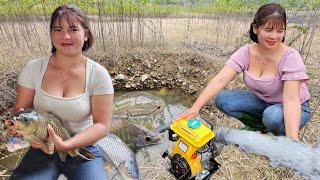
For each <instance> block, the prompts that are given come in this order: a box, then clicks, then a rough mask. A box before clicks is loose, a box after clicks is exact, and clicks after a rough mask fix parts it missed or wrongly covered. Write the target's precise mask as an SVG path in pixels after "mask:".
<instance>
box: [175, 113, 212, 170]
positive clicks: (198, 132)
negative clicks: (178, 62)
mask: <svg viewBox="0 0 320 180" xmlns="http://www.w3.org/2000/svg"><path fill="white" fill-rule="evenodd" d="M188 120H189V119H185V118H181V119H178V120H176V121H174V122H173V123H172V124H171V125H170V129H171V130H172V131H174V133H176V134H177V135H178V137H179V138H178V140H177V141H176V143H175V144H174V146H173V149H172V152H171V155H172V156H174V155H175V154H180V155H181V156H182V157H184V158H185V159H186V160H187V161H188V163H189V166H190V169H191V176H194V175H195V174H197V173H199V172H200V170H201V169H202V167H201V158H200V155H199V154H198V153H197V150H198V149H200V148H202V147H203V146H205V145H206V144H207V143H208V142H209V141H210V140H211V139H212V138H214V133H213V131H212V130H211V129H210V128H208V127H207V126H206V125H204V124H203V123H201V124H200V126H199V127H197V128H190V127H189V126H188Z"/></svg>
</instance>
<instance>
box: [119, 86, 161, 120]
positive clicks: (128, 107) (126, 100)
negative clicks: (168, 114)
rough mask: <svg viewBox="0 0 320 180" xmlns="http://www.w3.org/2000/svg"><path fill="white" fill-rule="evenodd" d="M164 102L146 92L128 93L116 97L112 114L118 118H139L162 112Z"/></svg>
mask: <svg viewBox="0 0 320 180" xmlns="http://www.w3.org/2000/svg"><path fill="white" fill-rule="evenodd" d="M164 107H165V101H163V100H162V99H161V98H159V97H157V96H155V95H153V94H151V93H148V92H128V93H126V94H125V95H122V96H120V97H116V98H115V101H114V106H113V114H114V115H115V116H120V117H129V118H130V117H139V116H150V115H156V114H158V113H160V112H163V109H164Z"/></svg>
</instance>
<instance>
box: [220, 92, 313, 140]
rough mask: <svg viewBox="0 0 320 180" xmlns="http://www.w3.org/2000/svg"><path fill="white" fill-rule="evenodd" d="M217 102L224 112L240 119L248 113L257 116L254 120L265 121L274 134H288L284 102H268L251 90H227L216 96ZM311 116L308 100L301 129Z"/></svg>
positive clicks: (302, 110) (304, 105) (304, 107)
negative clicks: (285, 124)
mask: <svg viewBox="0 0 320 180" xmlns="http://www.w3.org/2000/svg"><path fill="white" fill-rule="evenodd" d="M215 104H216V106H217V108H218V109H220V110H221V111H222V112H224V113H225V114H227V115H229V116H232V117H234V118H237V119H239V120H240V121H241V120H243V119H244V117H246V116H247V115H249V116H251V117H256V118H255V119H254V121H257V122H258V121H260V123H263V125H264V126H265V127H266V128H267V130H269V131H270V132H272V133H273V134H275V135H286V132H285V126H284V116H283V104H282V103H279V104H272V103H267V102H265V101H263V100H261V99H259V98H258V97H257V96H256V95H255V94H254V93H253V92H251V91H240V90H227V91H222V92H220V93H219V94H218V95H217V96H216V99H215ZM310 116H311V110H310V106H309V101H306V102H304V103H303V104H301V119H300V129H301V128H302V127H304V126H305V125H306V123H307V122H308V121H309V120H310ZM251 119H252V118H251ZM242 122H243V121H242Z"/></svg>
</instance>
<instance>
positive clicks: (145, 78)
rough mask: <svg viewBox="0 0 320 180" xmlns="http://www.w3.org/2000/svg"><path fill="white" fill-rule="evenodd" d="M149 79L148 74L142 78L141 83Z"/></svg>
mask: <svg viewBox="0 0 320 180" xmlns="http://www.w3.org/2000/svg"><path fill="white" fill-rule="evenodd" d="M148 78H149V75H148V74H144V75H142V76H141V81H142V82H143V81H145V80H147V79H148Z"/></svg>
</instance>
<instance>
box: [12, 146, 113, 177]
mask: <svg viewBox="0 0 320 180" xmlns="http://www.w3.org/2000/svg"><path fill="white" fill-rule="evenodd" d="M87 149H89V150H90V151H91V152H93V154H94V155H95V158H94V159H93V160H90V161H80V160H78V159H74V158H72V157H70V156H67V159H66V160H65V162H62V161H61V160H60V157H59V155H58V154H57V153H54V154H53V155H48V154H45V153H43V152H42V151H41V150H38V149H33V148H30V149H29V151H28V152H27V153H26V155H25V156H24V157H23V159H22V161H21V163H20V165H19V166H18V167H17V169H16V170H15V171H14V172H13V174H12V176H11V177H10V179H13V180H14V179H17V180H20V179H22V180H39V179H46V180H56V179H57V178H58V176H59V175H60V174H62V173H63V174H64V175H65V176H66V177H67V178H68V179H69V180H73V179H75V180H91V179H97V180H106V179H108V177H107V174H106V171H105V168H104V161H103V159H102V156H101V153H100V151H99V149H98V148H97V147H95V146H88V147H87Z"/></svg>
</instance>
